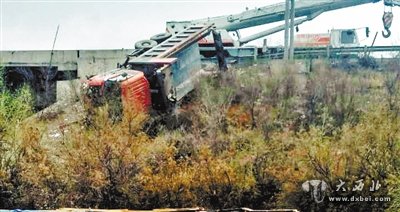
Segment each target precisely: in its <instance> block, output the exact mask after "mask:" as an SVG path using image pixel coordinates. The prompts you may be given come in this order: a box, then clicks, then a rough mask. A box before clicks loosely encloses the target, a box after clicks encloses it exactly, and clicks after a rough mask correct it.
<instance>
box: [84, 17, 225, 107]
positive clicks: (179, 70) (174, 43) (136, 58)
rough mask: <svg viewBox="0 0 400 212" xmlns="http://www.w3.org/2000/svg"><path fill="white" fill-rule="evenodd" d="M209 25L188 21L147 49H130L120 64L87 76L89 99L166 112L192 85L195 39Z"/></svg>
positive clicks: (197, 63)
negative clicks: (182, 26) (188, 23)
mask: <svg viewBox="0 0 400 212" xmlns="http://www.w3.org/2000/svg"><path fill="white" fill-rule="evenodd" d="M212 26H213V25H211V24H198V25H191V26H188V27H187V28H186V29H185V30H182V31H181V32H179V33H177V34H175V35H173V36H171V37H169V38H167V39H166V40H164V41H159V43H158V44H157V45H156V46H154V47H152V48H150V49H147V50H146V51H139V53H138V50H136V51H134V52H132V54H130V55H128V57H127V60H126V61H125V63H123V64H122V65H121V66H120V68H118V69H116V70H112V71H110V72H107V73H103V74H99V75H96V76H93V77H91V78H89V79H88V80H87V82H86V90H87V92H86V93H87V97H88V99H89V100H90V102H91V103H92V104H93V105H101V104H104V103H105V102H108V103H110V104H113V105H115V104H120V106H123V107H121V108H135V109H139V110H143V111H146V112H151V111H155V112H162V113H168V112H169V111H171V109H173V108H174V106H175V105H176V103H177V102H179V101H180V100H182V99H183V98H184V97H185V96H186V95H187V94H188V93H190V92H191V91H192V90H193V89H194V81H195V79H196V78H197V77H198V76H199V74H200V71H201V57H200V51H199V45H198V41H199V40H200V39H202V38H203V37H204V36H206V35H208V34H209V33H210V31H211V30H212ZM216 36H218V34H216ZM221 45H222V44H221Z"/></svg>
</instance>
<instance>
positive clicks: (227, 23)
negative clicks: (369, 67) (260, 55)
mask: <svg viewBox="0 0 400 212" xmlns="http://www.w3.org/2000/svg"><path fill="white" fill-rule="evenodd" d="M379 1H381V0H351V1H349V0H318V1H315V0H298V1H296V8H295V10H296V13H295V17H296V18H297V17H303V16H309V15H311V14H314V13H317V12H320V11H322V12H328V11H332V10H338V9H342V8H348V7H353V6H358V5H362V4H368V3H376V2H379ZM384 1H385V2H386V1H391V2H395V1H399V0H384ZM397 3H398V2H397ZM284 15H285V4H284V3H278V4H274V5H269V6H265V7H260V8H256V9H253V10H247V11H244V12H242V13H239V14H234V15H228V16H219V17H214V18H205V19H199V20H193V21H191V22H192V23H214V25H215V26H216V28H217V29H225V30H227V31H236V30H240V29H244V28H248V27H254V26H258V25H263V24H269V23H273V22H278V21H282V20H284Z"/></svg>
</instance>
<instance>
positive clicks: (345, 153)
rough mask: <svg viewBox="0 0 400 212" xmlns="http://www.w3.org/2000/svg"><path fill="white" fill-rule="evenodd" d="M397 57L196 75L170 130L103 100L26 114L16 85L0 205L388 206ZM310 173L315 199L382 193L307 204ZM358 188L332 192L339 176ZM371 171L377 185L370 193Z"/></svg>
mask: <svg viewBox="0 0 400 212" xmlns="http://www.w3.org/2000/svg"><path fill="white" fill-rule="evenodd" d="M399 70H400V66H399V64H393V65H392V66H389V67H388V68H387V70H385V71H382V72H374V71H368V70H360V71H353V72H345V71H341V70H336V69H331V68H329V67H328V66H327V65H325V64H324V63H319V64H317V65H314V66H313V70H312V72H310V73H301V74H300V73H299V72H298V70H297V69H296V67H295V66H290V65H282V64H279V63H274V64H272V65H271V66H259V67H251V68H246V69H235V70H231V71H229V72H227V73H226V74H224V75H220V76H208V77H205V78H204V79H202V80H201V81H200V83H199V85H198V88H197V91H196V94H195V95H194V97H193V99H192V101H191V102H190V104H189V105H186V106H185V107H182V108H181V109H179V110H178V111H177V117H178V119H179V120H182V122H181V125H180V127H178V128H176V129H169V128H168V127H163V126H159V127H160V129H159V130H157V132H158V134H157V135H155V136H151V137H150V136H148V135H147V134H146V133H145V130H144V126H146V122H147V120H148V119H149V117H148V116H147V115H145V114H142V113H139V112H135V111H125V112H124V114H125V115H124V117H123V118H122V120H120V121H117V122H115V121H113V120H110V118H109V114H108V113H107V111H108V109H107V106H105V107H101V108H98V109H96V110H94V111H91V112H92V113H93V114H91V116H92V117H91V122H90V125H87V123H85V122H84V121H82V122H79V123H74V124H72V125H69V126H60V127H59V128H58V131H59V133H60V135H61V136H60V137H59V138H58V139H54V140H49V139H48V137H47V136H46V133H47V132H48V131H47V130H46V129H47V127H46V120H45V119H44V120H35V119H32V118H30V119H28V120H25V121H23V120H24V119H25V118H26V117H28V116H29V115H30V114H31V109H30V107H29V103H30V101H31V100H30V98H29V95H28V94H29V92H28V91H27V90H26V89H22V90H21V91H18V93H16V94H10V93H8V92H6V91H4V90H2V93H1V94H0V102H1V105H0V116H1V119H0V122H1V123H0V127H1V131H0V141H1V144H0V155H1V158H0V159H1V164H0V208H31V209H32V208H36V209H46V208H58V207H85V208H87V207H91V208H132V209H151V208H163V207H194V206H201V207H205V208H210V209H220V208H235V207H250V208H254V209H271V208H296V209H300V210H302V211H311V210H314V211H383V210H388V211H398V210H400V199H399V196H400V179H399V171H400V170H399V169H400V160H399V157H398V156H399V154H400V102H399V94H400V84H399V83H400V77H399V76H400V74H399V73H400V72H399ZM312 179H319V180H324V181H325V182H326V183H327V184H328V185H329V189H328V191H327V192H328V193H327V196H340V197H349V198H350V197H351V196H353V195H354V196H363V197H368V196H372V197H386V196H387V197H391V201H389V202H347V203H344V202H329V199H328V198H325V200H324V202H322V203H319V204H317V203H315V202H314V201H313V200H312V198H311V197H310V193H306V192H304V191H303V190H302V189H301V185H302V183H303V182H305V181H308V180H312ZM360 179H362V180H363V182H364V183H365V185H364V188H363V190H362V191H352V189H351V188H350V190H346V191H342V190H339V191H337V190H336V189H337V187H336V186H337V185H338V184H339V182H340V180H342V181H345V182H347V185H348V186H349V185H355V184H356V181H358V180H360ZM372 180H374V181H375V182H376V181H377V180H379V182H380V184H381V188H380V189H379V190H377V191H374V192H372V191H370V190H369V187H371V186H373V185H372V184H371V182H372Z"/></svg>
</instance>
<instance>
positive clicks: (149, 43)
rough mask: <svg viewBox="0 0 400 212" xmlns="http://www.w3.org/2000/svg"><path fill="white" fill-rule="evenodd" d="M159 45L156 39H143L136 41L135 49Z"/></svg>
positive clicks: (146, 48)
mask: <svg viewBox="0 0 400 212" xmlns="http://www.w3.org/2000/svg"><path fill="white" fill-rule="evenodd" d="M155 46H157V42H156V41H154V40H141V41H138V42H136V43H135V49H145V50H148V49H151V48H153V47H155Z"/></svg>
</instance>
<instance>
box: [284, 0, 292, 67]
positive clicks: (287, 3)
mask: <svg viewBox="0 0 400 212" xmlns="http://www.w3.org/2000/svg"><path fill="white" fill-rule="evenodd" d="M290 1H291V0H286V4H285V45H284V54H283V59H284V60H288V59H289V10H290Z"/></svg>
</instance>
